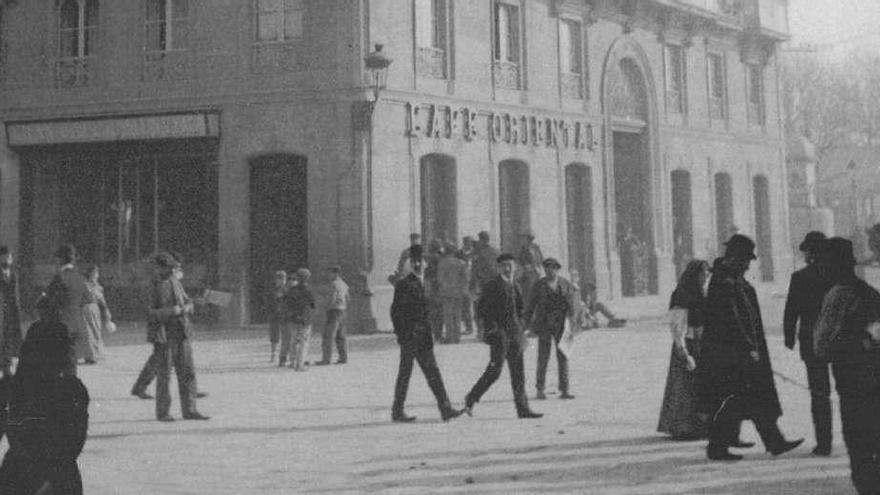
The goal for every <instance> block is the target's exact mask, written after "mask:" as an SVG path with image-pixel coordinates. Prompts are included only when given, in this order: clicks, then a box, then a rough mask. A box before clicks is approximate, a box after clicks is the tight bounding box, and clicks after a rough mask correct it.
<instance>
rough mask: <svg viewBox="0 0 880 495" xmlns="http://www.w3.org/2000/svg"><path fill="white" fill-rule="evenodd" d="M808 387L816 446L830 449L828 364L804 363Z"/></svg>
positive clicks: (829, 383) (829, 381)
mask: <svg viewBox="0 0 880 495" xmlns="http://www.w3.org/2000/svg"><path fill="white" fill-rule="evenodd" d="M805 365H806V367H807V384H808V385H809V387H810V413H812V415H813V428H814V430H815V432H816V446H817V447H819V448H820V449H830V448H831V439H832V436H831V379H830V375H829V370H828V364H827V363H825V362H823V361H820V360H818V359H815V360H810V361H808V362H806V363H805Z"/></svg>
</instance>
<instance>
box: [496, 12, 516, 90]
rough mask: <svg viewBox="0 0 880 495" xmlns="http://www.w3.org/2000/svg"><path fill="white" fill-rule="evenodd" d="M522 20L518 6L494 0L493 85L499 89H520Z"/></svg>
mask: <svg viewBox="0 0 880 495" xmlns="http://www.w3.org/2000/svg"><path fill="white" fill-rule="evenodd" d="M521 21H522V20H521V19H520V9H519V6H518V5H515V4H513V3H508V2H506V1H503V0H496V1H495V6H494V38H495V39H494V40H493V44H492V46H493V51H494V57H495V64H494V71H495V85H496V86H498V87H500V88H508V89H519V88H520V87H521V77H522V64H521V63H520V62H521V50H522V45H521V42H522V41H521V40H522V28H521V26H522V22H521Z"/></svg>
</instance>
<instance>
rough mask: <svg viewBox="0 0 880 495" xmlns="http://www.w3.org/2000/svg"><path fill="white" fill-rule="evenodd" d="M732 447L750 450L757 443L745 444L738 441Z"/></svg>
mask: <svg viewBox="0 0 880 495" xmlns="http://www.w3.org/2000/svg"><path fill="white" fill-rule="evenodd" d="M730 446H731V447H733V448H735V449H750V448H752V447H754V446H755V442H744V441H742V440H737V441H735V442H733V443H732V444H730Z"/></svg>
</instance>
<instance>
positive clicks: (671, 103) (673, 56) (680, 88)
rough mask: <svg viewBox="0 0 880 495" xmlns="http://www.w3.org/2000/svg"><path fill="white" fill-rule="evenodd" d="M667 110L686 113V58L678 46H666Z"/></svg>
mask: <svg viewBox="0 0 880 495" xmlns="http://www.w3.org/2000/svg"><path fill="white" fill-rule="evenodd" d="M665 54H666V110H667V111H668V112H670V113H685V112H686V111H687V103H686V98H685V88H686V86H685V77H684V75H685V57H684V49H682V47H680V46H678V45H666V47H665Z"/></svg>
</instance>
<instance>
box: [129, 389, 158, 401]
mask: <svg viewBox="0 0 880 495" xmlns="http://www.w3.org/2000/svg"><path fill="white" fill-rule="evenodd" d="M131 395H133V396H135V397H137V398H138V399H144V400H150V399H152V398H153V396H152V395H150V394H148V393H146V392H135V391H134V390H132V391H131Z"/></svg>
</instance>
